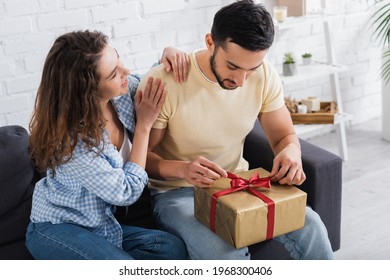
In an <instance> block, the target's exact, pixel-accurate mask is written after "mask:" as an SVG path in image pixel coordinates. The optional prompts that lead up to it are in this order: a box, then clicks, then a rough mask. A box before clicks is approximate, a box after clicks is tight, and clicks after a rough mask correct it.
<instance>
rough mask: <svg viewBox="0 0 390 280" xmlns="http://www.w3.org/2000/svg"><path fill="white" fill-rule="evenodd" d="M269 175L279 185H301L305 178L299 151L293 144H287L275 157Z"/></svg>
mask: <svg viewBox="0 0 390 280" xmlns="http://www.w3.org/2000/svg"><path fill="white" fill-rule="evenodd" d="M270 177H271V180H272V181H273V182H278V183H279V184H281V185H301V184H302V183H303V182H304V181H305V180H306V175H305V173H304V172H303V168H302V159H301V151H300V149H299V148H298V147H297V146H296V145H295V144H289V145H287V146H286V147H285V148H284V149H283V150H282V151H280V153H279V154H278V155H277V156H276V157H275V159H274V163H273V166H272V171H271V174H270Z"/></svg>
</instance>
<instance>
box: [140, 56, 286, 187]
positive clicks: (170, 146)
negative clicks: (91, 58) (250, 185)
mask: <svg viewBox="0 0 390 280" xmlns="http://www.w3.org/2000/svg"><path fill="white" fill-rule="evenodd" d="M190 57H191V68H190V71H189V75H188V79H187V82H186V83H184V84H179V83H176V82H175V81H174V79H173V75H172V74H171V73H166V71H165V70H164V68H163V65H159V66H157V67H154V68H153V69H151V70H150V71H149V72H148V73H147V74H146V75H144V77H143V79H142V80H141V83H140V86H139V88H140V89H144V87H145V83H146V80H147V77H149V76H153V77H155V78H156V77H160V78H161V79H162V81H164V82H165V84H166V89H167V97H166V101H165V104H164V105H163V108H162V110H161V113H160V115H159V117H158V119H157V121H156V122H155V124H154V125H153V128H157V129H166V132H165V136H164V138H163V139H162V141H161V143H160V145H159V146H158V147H157V150H156V152H157V154H159V155H160V156H161V157H162V158H164V159H167V160H185V161H191V160H193V159H194V158H196V157H197V156H203V157H205V158H207V159H209V160H211V161H213V162H215V163H217V164H218V165H219V166H221V167H222V168H224V169H225V170H227V171H230V172H239V171H244V170H248V162H247V161H246V160H245V159H244V158H243V144H244V140H245V137H246V136H247V134H248V133H249V132H250V131H251V130H252V128H253V126H254V123H255V121H256V118H257V117H258V115H259V113H260V112H270V111H274V110H277V109H279V108H281V107H282V106H284V99H283V90H282V84H281V81H280V78H279V75H278V73H277V71H276V70H275V68H274V67H273V66H272V65H271V64H270V63H269V62H268V61H267V60H264V63H263V64H262V66H260V67H259V68H258V69H257V70H256V71H254V72H253V73H251V75H250V76H249V77H248V78H247V80H246V81H245V83H244V86H243V87H241V88H240V87H239V88H237V89H235V90H225V89H223V88H221V87H220V86H219V84H218V83H216V82H212V81H210V80H208V79H207V78H206V77H205V76H204V75H203V73H202V72H201V70H200V68H199V66H198V63H197V61H196V58H195V53H192V54H191V55H190ZM259 156H260V157H261V155H259ZM151 184H152V186H160V187H162V186H165V187H168V188H172V187H174V188H176V187H182V186H188V185H189V183H187V182H186V181H184V180H180V181H160V180H153V179H151Z"/></svg>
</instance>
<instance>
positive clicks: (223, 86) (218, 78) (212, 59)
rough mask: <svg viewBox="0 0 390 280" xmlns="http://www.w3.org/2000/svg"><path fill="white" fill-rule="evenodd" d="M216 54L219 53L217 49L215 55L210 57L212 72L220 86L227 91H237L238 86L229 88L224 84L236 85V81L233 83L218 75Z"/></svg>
mask: <svg viewBox="0 0 390 280" xmlns="http://www.w3.org/2000/svg"><path fill="white" fill-rule="evenodd" d="M216 53H217V52H216V49H215V50H214V53H213V55H212V56H211V57H210V67H211V71H212V72H213V74H214V76H215V78H216V79H217V82H218V84H219V85H220V86H221V88H223V89H227V90H234V89H236V88H237V85H236V86H233V87H227V86H225V84H224V82H229V83H232V84H236V83H235V82H234V81H232V80H230V79H222V78H221V76H220V75H219V74H218V73H217V70H216V69H215V68H216V64H215V54H216Z"/></svg>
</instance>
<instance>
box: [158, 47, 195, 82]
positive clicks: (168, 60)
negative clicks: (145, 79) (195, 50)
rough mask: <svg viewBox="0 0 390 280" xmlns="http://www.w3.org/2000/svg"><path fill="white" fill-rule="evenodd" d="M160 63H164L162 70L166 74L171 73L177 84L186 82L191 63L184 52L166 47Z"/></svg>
mask: <svg viewBox="0 0 390 280" xmlns="http://www.w3.org/2000/svg"><path fill="white" fill-rule="evenodd" d="M161 63H164V68H165V70H166V71H167V72H170V71H173V76H174V79H175V81H176V82H177V83H183V82H185V81H186V80H187V76H188V72H189V69H190V64H191V63H190V58H189V56H188V54H186V53H185V52H181V51H179V50H178V49H175V48H172V47H167V48H165V49H164V51H163V54H162V57H161Z"/></svg>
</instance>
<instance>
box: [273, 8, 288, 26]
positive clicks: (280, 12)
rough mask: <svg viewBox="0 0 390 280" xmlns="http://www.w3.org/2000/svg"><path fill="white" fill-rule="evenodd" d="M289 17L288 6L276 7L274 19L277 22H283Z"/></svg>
mask: <svg viewBox="0 0 390 280" xmlns="http://www.w3.org/2000/svg"><path fill="white" fill-rule="evenodd" d="M286 17H287V7H286V6H275V7H274V18H275V19H276V21H277V22H279V23H280V22H283V21H284V20H285V19H286Z"/></svg>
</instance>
